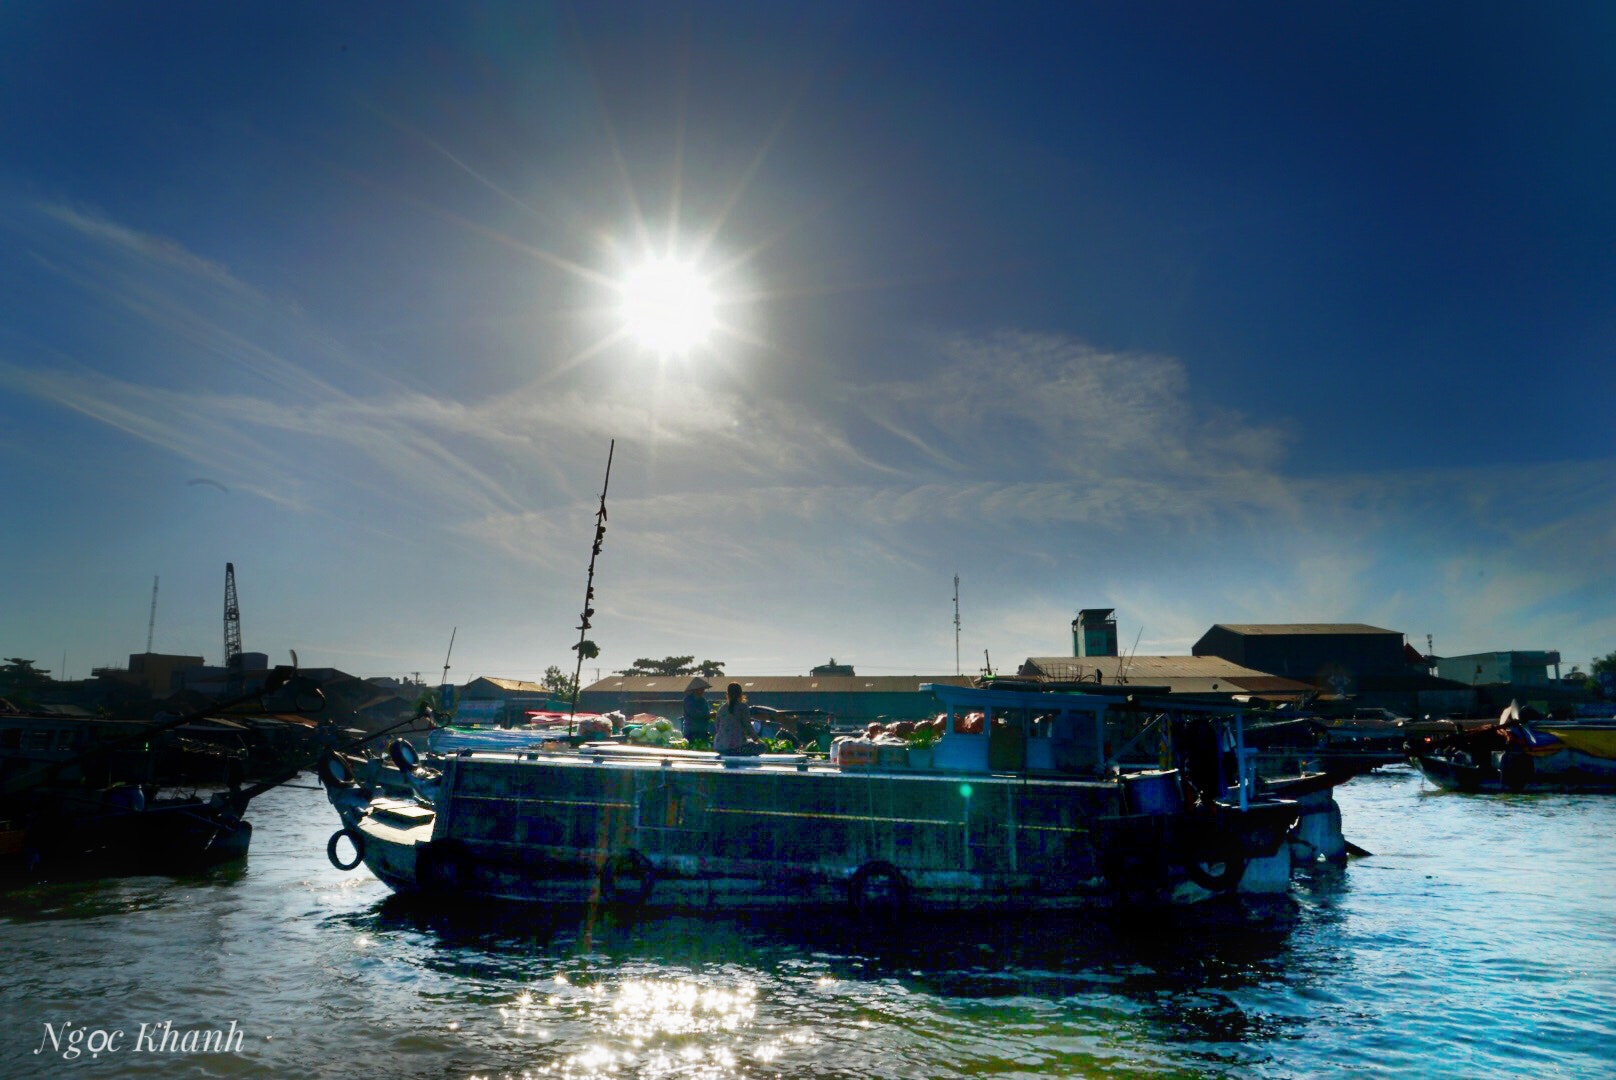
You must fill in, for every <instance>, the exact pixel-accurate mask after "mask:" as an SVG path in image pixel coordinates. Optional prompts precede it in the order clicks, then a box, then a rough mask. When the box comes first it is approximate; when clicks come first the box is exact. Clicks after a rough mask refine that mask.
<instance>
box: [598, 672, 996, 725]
mask: <svg viewBox="0 0 1616 1080" xmlns="http://www.w3.org/2000/svg"><path fill="white" fill-rule="evenodd" d="M837 666H839V667H841V666H845V665H837ZM690 680H691V676H689V675H678V676H666V675H613V676H610V677H608V678H605V679H601V680H600V681H599V682H596V683H592V684H591V685H589V686H587V687H585V688H584V690H583V692H582V693H580V694H579V695H578V707H579V708H581V709H588V710H589V711H591V712H610V711H612V710H614V709H616V710H620V711H622V712H625V713H628V714H630V715H632V714H634V713H637V712H651V713H656V714H658V715H660V716H670V717H671V716H677V715H679V711H680V709H681V707H682V706H683V703H684V693H685V687H686V686H687V685H689V683H690ZM711 681H712V682H713V683H714V684H715V685H714V686H713V687H712V688H710V689H709V690H707V691H706V695H705V696H706V697H707V699H708V700H709V701H711V702H713V703H714V704H715V705H716V704H717V703H719V702H721V701H723V699H724V687H725V686H726V685H728V684H729V683H732V682H738V683H740V684H741V687H742V689H743V690H744V691H745V692H746V700H747V701H748V702H749V703H750V704H753V705H766V706H768V707H769V708H772V709H782V710H786V711H792V712H796V711H813V710H819V711H822V712H826V713H829V714H830V715H831V716H832V717H834V718H835V721H836V724H837V726H839V727H857V726H863V725H864V724H867V723H869V722H870V721H872V720H876V719H881V720H919V719H922V718H924V717H928V716H935V715H936V714H937V713H938V712H940V711H941V709H940V707H939V706H938V704H937V700H936V698H934V697H932V695H931V693H930V692H929V691H922V690H921V689H920V684H921V683H944V684H947V685H949V686H971V685H973V683H974V680H973V679H971V677H970V676H968V675H721V676H719V677H717V678H716V679H714V680H711Z"/></svg>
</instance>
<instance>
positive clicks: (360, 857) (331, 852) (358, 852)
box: [325, 825, 365, 871]
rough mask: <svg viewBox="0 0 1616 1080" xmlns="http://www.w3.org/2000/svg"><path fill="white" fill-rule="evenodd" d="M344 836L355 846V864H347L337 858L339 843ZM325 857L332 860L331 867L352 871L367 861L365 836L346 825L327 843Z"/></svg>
mask: <svg viewBox="0 0 1616 1080" xmlns="http://www.w3.org/2000/svg"><path fill="white" fill-rule="evenodd" d="M344 836H346V837H347V838H348V840H349V842H351V843H352V844H353V847H354V857H353V862H348V863H345V862H343V861H342V860H341V859H339V858H338V857H337V841H339V840H341V839H342V838H343V837H344ZM325 857H326V858H327V859H330V860H331V865H332V866H334V867H336V868H337V869H338V870H344V871H346V870H352V869H353V868H354V867H356V866H358V865H359V864H360V863H362V862H364V861H365V834H364V833H362V832H360V831H359V830H358V829H356V828H354V827H353V826H352V825H344V826H343V827H342V828H340V829H338V830H337V831H336V832H334V833H332V834H331V839H329V840H327V841H326V842H325Z"/></svg>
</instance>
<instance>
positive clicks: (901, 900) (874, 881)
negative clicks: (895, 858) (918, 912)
mask: <svg viewBox="0 0 1616 1080" xmlns="http://www.w3.org/2000/svg"><path fill="white" fill-rule="evenodd" d="M847 902H848V905H849V906H850V907H851V908H852V909H853V914H854V915H855V916H857V917H858V918H860V919H868V918H871V917H874V916H887V917H891V916H895V915H901V914H903V913H904V912H905V911H907V910H908V908H909V879H908V878H906V877H904V876H903V871H902V870H899V869H898V868H897V867H896V866H893V865H892V864H891V863H889V862H885V861H883V860H879V859H878V860H876V861H874V862H867V863H865V864H864V865H863V866H861V867H859V868H858V869H857V870H856V871H854V873H853V876H852V877H850V878H848V880H847Z"/></svg>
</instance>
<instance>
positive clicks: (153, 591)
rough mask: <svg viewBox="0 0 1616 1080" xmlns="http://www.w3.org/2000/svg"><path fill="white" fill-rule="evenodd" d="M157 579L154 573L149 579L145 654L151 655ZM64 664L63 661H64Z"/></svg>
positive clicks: (155, 618)
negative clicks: (148, 611)
mask: <svg viewBox="0 0 1616 1080" xmlns="http://www.w3.org/2000/svg"><path fill="white" fill-rule="evenodd" d="M157 581H158V578H157V577H156V575H153V576H152V579H151V618H149V619H147V620H146V655H148V656H150V655H151V647H152V636H153V635H154V634H156V633H157ZM64 666H65V661H64Z"/></svg>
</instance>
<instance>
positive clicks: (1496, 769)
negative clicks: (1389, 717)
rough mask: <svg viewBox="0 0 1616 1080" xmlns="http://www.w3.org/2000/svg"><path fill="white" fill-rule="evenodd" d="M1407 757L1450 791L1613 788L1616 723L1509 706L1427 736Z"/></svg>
mask: <svg viewBox="0 0 1616 1080" xmlns="http://www.w3.org/2000/svg"><path fill="white" fill-rule="evenodd" d="M1410 757H1411V758H1412V760H1413V761H1414V763H1415V765H1417V766H1418V767H1419V769H1420V771H1421V772H1422V773H1424V774H1425V776H1426V777H1427V779H1429V780H1430V781H1431V782H1432V783H1435V784H1437V785H1439V786H1441V787H1445V788H1449V789H1451V790H1455V791H1476V792H1498V791H1505V792H1526V791H1610V792H1616V721H1610V720H1579V719H1575V718H1565V719H1557V720H1551V719H1545V718H1543V717H1541V716H1539V715H1537V714H1536V713H1535V712H1533V711H1532V710H1528V709H1521V708H1519V707H1517V706H1516V705H1514V704H1511V705H1510V707H1509V708H1507V709H1505V710H1504V712H1503V715H1502V716H1500V717H1499V719H1498V722H1497V723H1494V724H1487V725H1484V726H1481V727H1468V728H1460V729H1458V730H1456V731H1454V732H1452V733H1451V734H1447V735H1443V736H1430V737H1427V738H1425V739H1423V740H1422V741H1421V742H1420V743H1419V744H1417V745H1415V746H1413V747H1412V749H1411V753H1410Z"/></svg>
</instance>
